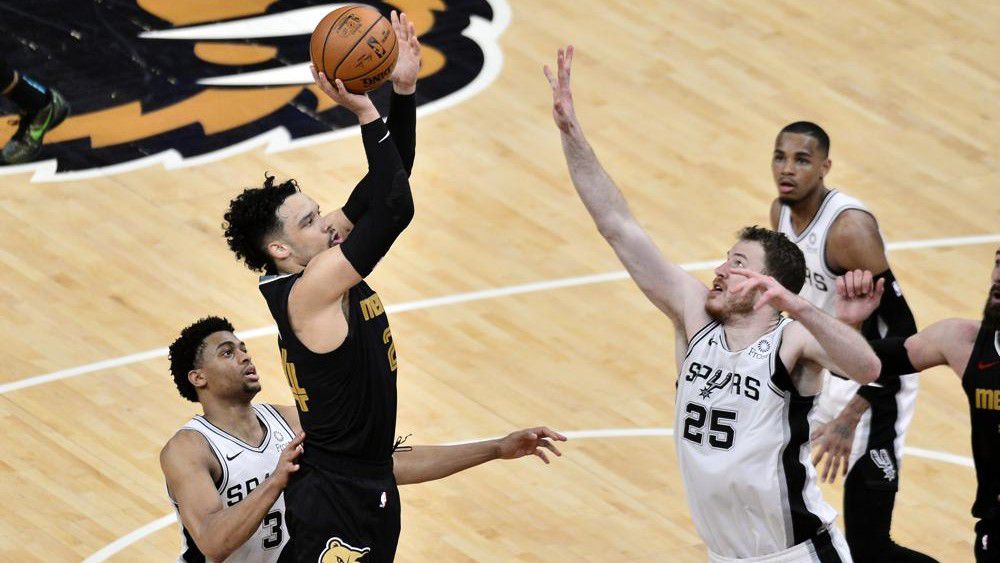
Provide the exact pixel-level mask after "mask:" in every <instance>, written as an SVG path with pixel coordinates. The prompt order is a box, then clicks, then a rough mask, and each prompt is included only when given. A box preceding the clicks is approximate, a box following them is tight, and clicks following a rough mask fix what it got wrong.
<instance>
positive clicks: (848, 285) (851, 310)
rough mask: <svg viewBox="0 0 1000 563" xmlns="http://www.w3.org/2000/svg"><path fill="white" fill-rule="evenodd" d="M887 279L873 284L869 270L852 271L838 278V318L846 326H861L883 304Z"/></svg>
mask: <svg viewBox="0 0 1000 563" xmlns="http://www.w3.org/2000/svg"><path fill="white" fill-rule="evenodd" d="M884 292H885V278H882V279H880V280H878V282H877V283H873V278H872V273H871V272H870V271H868V270H852V271H850V272H847V273H845V274H844V275H842V276H837V301H836V304H835V310H836V314H837V318H838V319H840V320H841V321H842V322H843V323H844V324H847V325H850V326H860V325H861V323H863V322H865V319H867V318H868V317H870V316H871V314H872V313H874V312H875V309H877V308H878V306H879V303H881V302H882V294H883V293H884Z"/></svg>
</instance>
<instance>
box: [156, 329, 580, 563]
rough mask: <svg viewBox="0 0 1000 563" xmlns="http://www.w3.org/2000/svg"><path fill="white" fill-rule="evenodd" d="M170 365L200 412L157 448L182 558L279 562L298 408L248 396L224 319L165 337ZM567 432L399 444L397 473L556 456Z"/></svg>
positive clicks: (254, 380)
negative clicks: (168, 340) (181, 542)
mask: <svg viewBox="0 0 1000 563" xmlns="http://www.w3.org/2000/svg"><path fill="white" fill-rule="evenodd" d="M170 371H171V373H172V374H173V377H174V384H175V385H177V390H178V391H179V392H180V394H181V396H182V397H184V398H185V399H188V400H189V401H194V402H198V403H200V404H201V406H202V408H203V410H204V416H195V417H194V418H193V419H192V421H191V422H189V423H188V424H186V425H185V426H184V428H182V429H181V430H180V431H178V432H177V433H176V434H174V436H173V437H172V438H171V439H170V440H169V441H168V442H167V444H166V445H165V446H164V448H163V451H162V452H160V465H161V467H162V468H163V475H164V478H165V479H166V482H167V490H168V492H169V494H170V496H171V500H172V501H173V502H174V505H175V507H176V509H177V512H178V516H179V520H180V523H181V529H182V537H183V539H184V546H183V550H182V553H181V556H180V560H181V561H205V560H206V558H208V559H209V560H211V561H222V560H228V561H237V562H238V561H256V562H261V563H268V562H276V561H280V560H281V559H280V558H279V557H280V555H281V554H282V552H281V548H282V546H284V544H285V542H287V541H288V534H287V533H286V532H287V529H286V527H285V525H284V520H285V513H284V507H285V503H284V502H283V500H282V499H281V494H282V491H283V490H284V488H285V486H286V484H287V483H288V481H289V477H290V476H291V475H292V474H293V473H295V472H297V471H298V470H299V469H300V465H299V464H298V463H296V458H297V457H298V456H299V455H300V451H301V448H298V445H299V444H300V443H301V441H302V437H303V435H302V426H301V424H300V422H299V416H298V413H297V412H296V408H295V407H294V406H286V405H262V404H254V403H253V402H252V401H253V398H254V396H256V395H257V393H259V392H260V390H261V385H260V378H259V376H258V375H257V369H256V368H255V367H254V364H253V361H252V360H251V358H250V355H249V354H248V353H247V349H246V345H245V344H244V343H243V342H242V341H240V339H239V338H238V337H237V336H236V335H235V334H234V328H233V326H232V325H231V324H230V323H229V321H227V320H226V319H222V318H219V317H206V318H204V319H201V320H199V321H197V322H195V323H193V324H191V325H190V326H188V327H187V328H185V329H184V330H183V331H181V334H180V336H179V337H178V338H177V340H175V341H174V342H173V344H171V345H170ZM216 436H217V437H219V438H213V439H211V440H210V439H209V437H216ZM293 436H295V438H294V439H293ZM565 439H566V438H565V437H564V436H562V435H561V434H558V433H556V432H553V431H552V430H550V429H548V428H546V427H537V428H527V429H524V430H518V431H515V432H511V433H510V434H508V435H507V436H505V437H504V438H500V439H496V440H484V441H480V442H471V443H467V444H458V445H453V446H410V447H405V448H399V450H398V451H397V452H395V453H394V454H393V462H394V463H393V474H394V476H395V478H396V481H397V482H398V483H399V484H401V485H406V484H414V483H423V482H426V481H432V480H436V479H441V478H443V477H447V476H449V475H452V474H454V473H457V472H459V471H463V470H465V469H468V468H470V467H474V466H476V465H480V464H482V463H486V462H488V461H491V460H495V459H517V458H520V457H524V456H526V455H536V456H538V457H539V458H541V459H542V461H544V462H545V463H548V458H547V457H546V454H545V452H544V449H548V450H549V451H551V452H552V453H553V454H555V455H562V454H561V453H560V452H559V449H558V448H557V447H556V446H555V445H554V444H553V443H552V442H551V440H565ZM213 440H215V441H221V442H222V443H224V444H227V445H228V444H236V447H235V449H234V450H233V453H232V455H226V454H225V450H223V451H221V452H220V450H219V449H218V448H217V446H215V445H212V442H213ZM223 458H225V459H223ZM236 476H239V478H238V479H237V478H236ZM345 549H346V548H345ZM289 553H290V552H289Z"/></svg>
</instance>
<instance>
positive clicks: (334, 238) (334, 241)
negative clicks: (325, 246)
mask: <svg viewBox="0 0 1000 563" xmlns="http://www.w3.org/2000/svg"><path fill="white" fill-rule="evenodd" d="M342 242H344V239H343V237H341V236H340V233H338V232H337V231H333V232H332V233H330V248H333V247H334V246H337V245H338V244H340V243H342Z"/></svg>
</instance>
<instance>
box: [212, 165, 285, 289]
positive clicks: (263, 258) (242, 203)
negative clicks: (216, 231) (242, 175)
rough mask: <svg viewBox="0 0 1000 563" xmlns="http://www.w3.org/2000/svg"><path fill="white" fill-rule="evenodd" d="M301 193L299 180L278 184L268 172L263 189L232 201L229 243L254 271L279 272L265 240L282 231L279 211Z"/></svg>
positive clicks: (228, 219)
mask: <svg viewBox="0 0 1000 563" xmlns="http://www.w3.org/2000/svg"><path fill="white" fill-rule="evenodd" d="M298 191H299V185H298V183H297V182H296V181H295V180H286V181H284V182H282V183H280V184H277V185H276V184H275V183H274V176H269V175H267V174H266V173H265V174H264V185H263V187H260V188H247V189H245V190H243V193H241V194H240V195H238V196H236V197H235V198H233V200H232V201H230V202H229V210H228V211H226V214H225V215H224V216H223V220H224V221H225V222H224V223H223V224H222V228H223V229H224V230H225V235H226V242H227V243H229V249H230V250H232V251H233V253H234V254H236V258H237V259H238V260H243V262H245V263H246V265H247V267H248V268H250V269H251V270H253V271H255V272H262V271H264V270H267V272H268V273H271V274H273V273H277V271H276V270H275V267H274V262H273V261H272V260H271V256H270V255H269V254H268V253H267V250H266V249H265V247H264V241H265V240H266V239H268V238H270V237H272V236H274V235H275V234H276V233H277V232H279V231H280V230H281V228H282V224H281V219H279V218H278V214H277V213H276V212H277V210H278V208H279V207H281V204H282V203H284V202H285V199H286V198H287V197H288V196H290V195H292V194H294V193H296V192H298Z"/></svg>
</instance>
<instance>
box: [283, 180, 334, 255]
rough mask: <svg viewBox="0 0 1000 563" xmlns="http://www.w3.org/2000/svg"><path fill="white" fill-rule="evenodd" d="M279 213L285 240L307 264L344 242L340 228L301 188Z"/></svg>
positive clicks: (288, 199) (293, 252)
mask: <svg viewBox="0 0 1000 563" xmlns="http://www.w3.org/2000/svg"><path fill="white" fill-rule="evenodd" d="M276 213H277V215H278V218H279V219H281V222H282V239H283V242H284V243H285V244H286V245H287V246H288V247H289V249H290V252H291V258H292V259H293V260H295V262H296V263H298V264H301V265H303V266H305V265H306V264H308V263H309V261H310V260H312V259H313V257H314V256H316V255H317V254H319V253H320V252H323V251H324V250H326V249H328V248H331V247H333V246H336V245H338V244H340V243H341V242H343V237H342V236H341V234H340V231H338V230H337V228H335V227H334V225H332V224H331V222H330V221H329V220H328V217H324V216H323V215H321V214H320V209H319V205H318V204H317V203H316V202H315V201H313V200H312V198H310V197H309V196H307V195H305V194H304V193H302V192H298V193H295V194H292V195H290V196H288V197H287V198H286V199H285V201H284V202H283V203H282V204H281V206H280V207H278V210H277V212H276Z"/></svg>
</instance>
